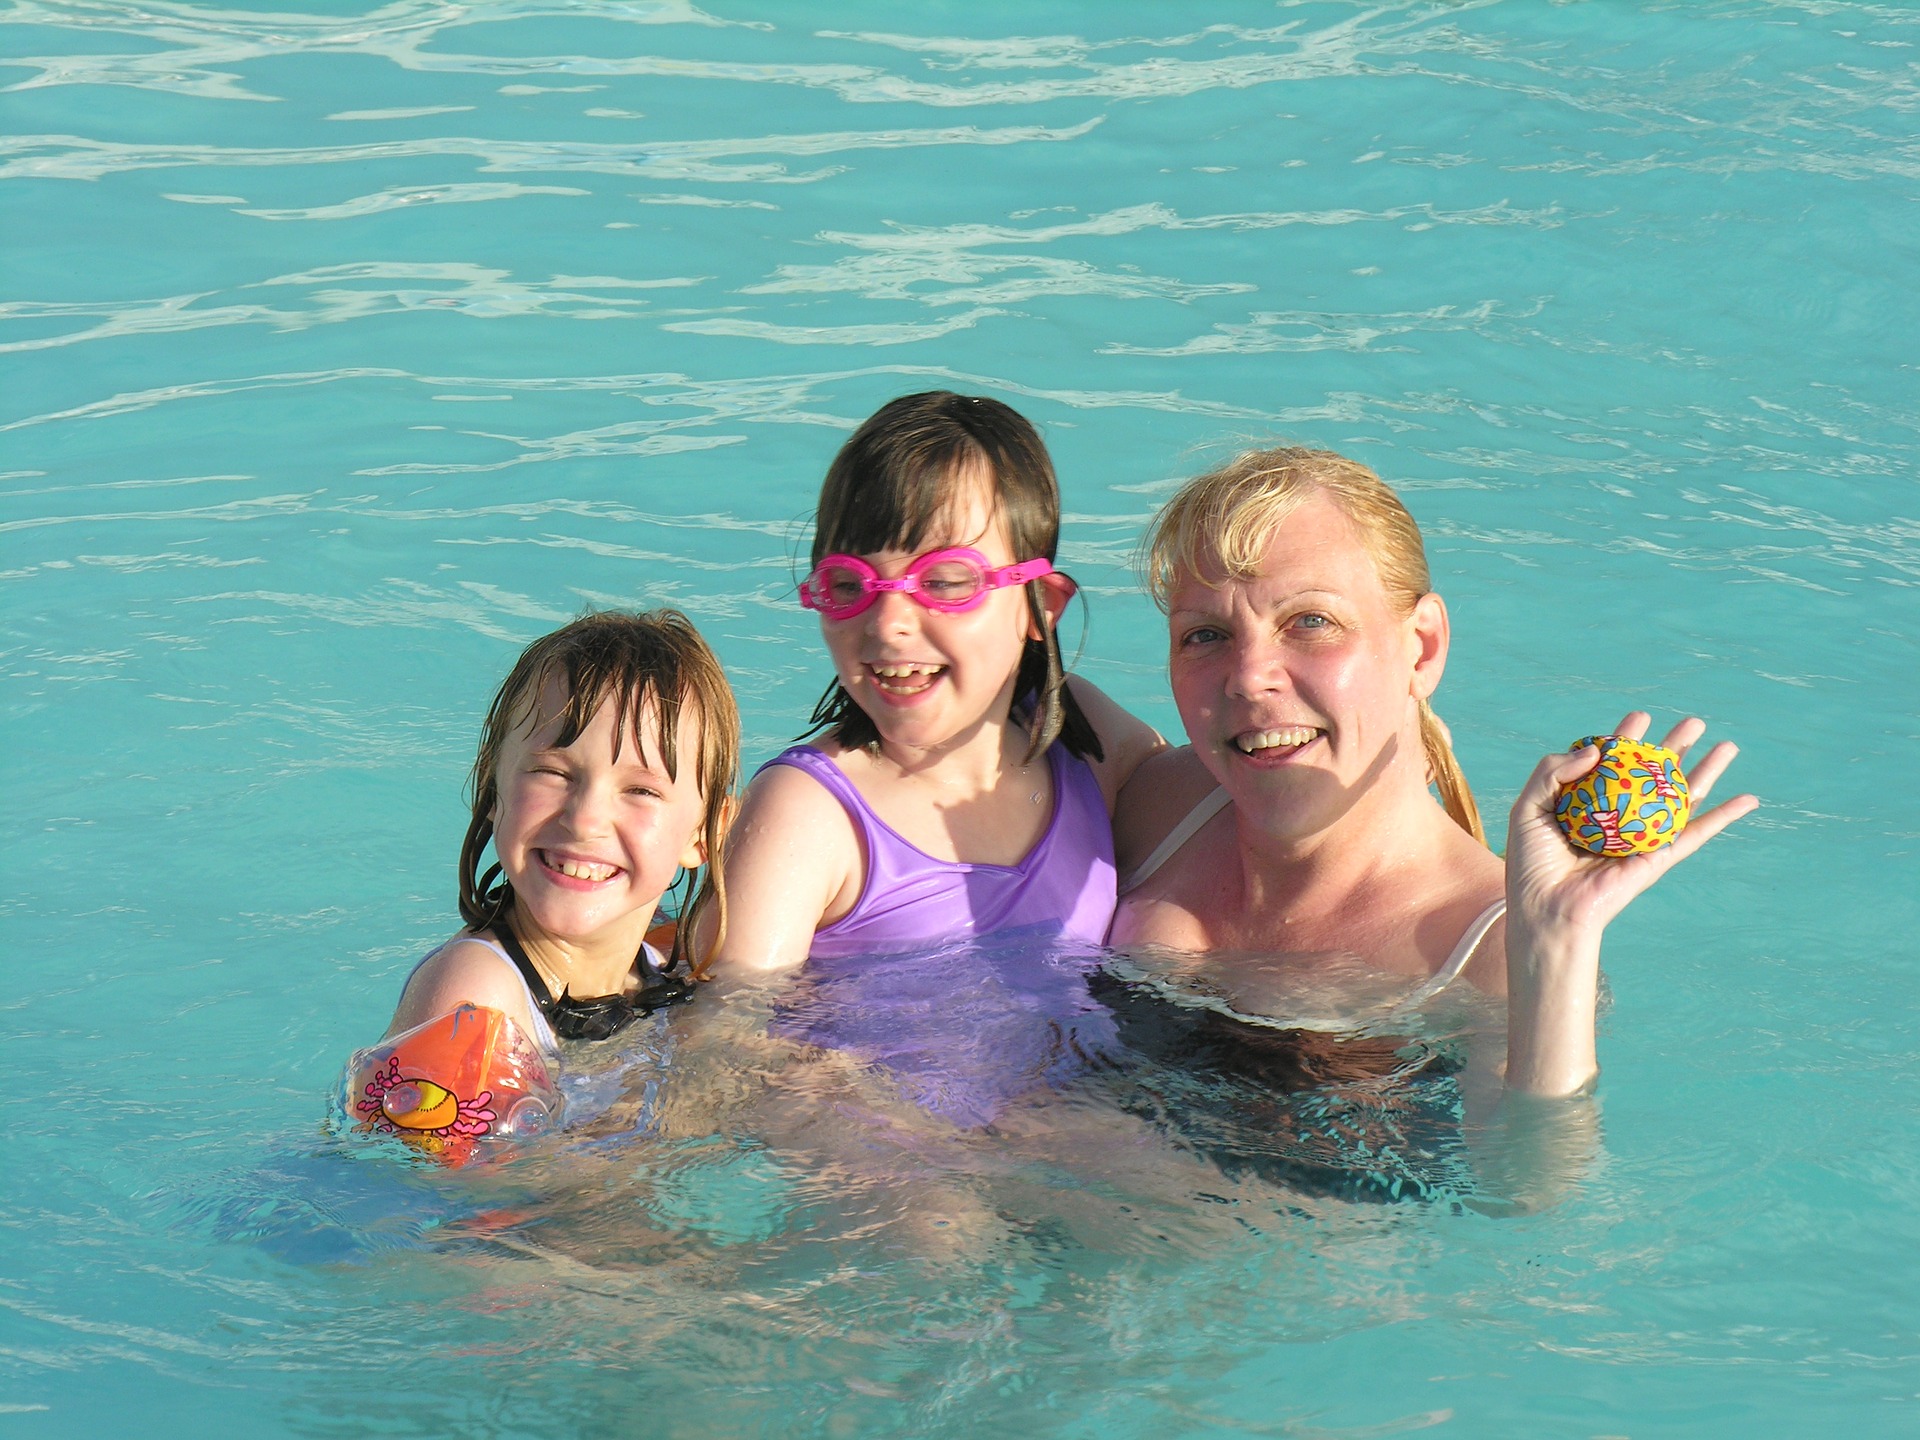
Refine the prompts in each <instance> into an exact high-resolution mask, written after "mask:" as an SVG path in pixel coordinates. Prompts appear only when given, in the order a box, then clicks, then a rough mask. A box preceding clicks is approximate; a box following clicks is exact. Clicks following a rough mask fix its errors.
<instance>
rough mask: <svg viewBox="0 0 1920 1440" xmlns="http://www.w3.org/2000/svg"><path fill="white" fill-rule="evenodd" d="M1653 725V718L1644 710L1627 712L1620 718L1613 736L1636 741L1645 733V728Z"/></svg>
mask: <svg viewBox="0 0 1920 1440" xmlns="http://www.w3.org/2000/svg"><path fill="white" fill-rule="evenodd" d="M1652 723H1653V716H1651V715H1649V714H1648V713H1647V712H1646V711H1644V710H1629V711H1628V712H1627V713H1626V714H1624V715H1622V716H1621V717H1620V724H1619V726H1618V727H1617V728H1616V729H1615V730H1614V732H1613V733H1614V734H1616V735H1619V736H1621V737H1623V738H1625V739H1628V740H1638V739H1640V738H1641V737H1642V736H1644V735H1645V734H1646V733H1647V726H1649V725H1651V724H1652Z"/></svg>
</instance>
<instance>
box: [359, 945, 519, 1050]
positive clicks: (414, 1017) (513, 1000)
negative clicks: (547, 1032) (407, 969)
mask: <svg viewBox="0 0 1920 1440" xmlns="http://www.w3.org/2000/svg"><path fill="white" fill-rule="evenodd" d="M458 1005H484V1006H486V1007H488V1008H489V1009H493V1010H498V1011H500V1012H501V1013H503V1014H505V1015H507V1016H509V1017H510V1018H511V1019H512V1020H513V1021H514V1022H515V1023H516V1024H518V1025H520V1026H521V1027H522V1028H523V1029H525V1030H527V1032H528V1033H529V1034H532V1033H536V1031H537V1029H538V1024H537V1022H536V1020H535V1019H534V1016H533V1010H532V1005H531V997H530V996H529V994H528V992H527V984H526V981H524V980H522V979H521V978H520V972H519V971H518V970H517V969H515V968H514V964H513V961H512V960H511V959H509V958H508V957H507V954H506V952H505V951H504V950H502V949H501V948H500V946H499V944H498V943H497V942H496V941H494V940H493V939H491V938H490V937H488V936H485V935H480V934H476V933H475V932H473V931H471V930H462V931H461V932H460V933H459V934H457V935H454V936H452V937H451V938H449V939H448V940H447V941H446V943H444V944H443V945H441V946H440V947H439V948H438V949H437V950H434V951H432V952H431V953H430V954H428V956H427V957H426V959H424V960H422V961H421V962H420V963H419V964H418V965H416V966H415V967H414V970H413V974H412V975H410V976H409V977H408V978H407V983H406V988H405V989H403V990H402V991H401V992H400V1004H399V1006H398V1008H396V1009H395V1010H394V1012H393V1024H392V1025H390V1026H388V1027H387V1033H388V1034H389V1035H397V1034H399V1033H400V1032H401V1031H403V1030H410V1029H412V1028H413V1027H414V1026H416V1025H423V1024H425V1023H426V1022H427V1021H429V1020H432V1019H434V1018H435V1017H437V1016H440V1015H444V1014H446V1013H447V1011H449V1010H451V1009H453V1008H454V1007H455V1006H458Z"/></svg>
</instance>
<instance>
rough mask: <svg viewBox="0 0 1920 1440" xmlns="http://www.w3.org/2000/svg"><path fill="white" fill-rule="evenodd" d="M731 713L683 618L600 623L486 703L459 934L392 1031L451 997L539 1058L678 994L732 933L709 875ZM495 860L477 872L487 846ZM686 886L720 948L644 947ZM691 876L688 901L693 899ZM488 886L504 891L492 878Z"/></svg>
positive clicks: (721, 682)
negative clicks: (534, 1045) (538, 1049)
mask: <svg viewBox="0 0 1920 1440" xmlns="http://www.w3.org/2000/svg"><path fill="white" fill-rule="evenodd" d="M739 751H740V719H739V714H738V712H737V711H736V709H735V707H734V701H733V692H732V691H731V690H729V689H728V687H727V681H726V677H725V676H724V675H723V674H722V673H721V670H720V663H719V661H718V660H716V659H715V658H714V655H713V652H712V651H711V650H709V649H708V648H707V645H706V642H705V641H703V640H702V639H701V638H700V634H699V632H698V631H696V630H695V629H694V628H693V626H692V624H691V623H689V621H688V620H687V618H686V616H684V615H682V614H680V613H679V612H678V611H677V610H654V611H650V612H648V613H646V614H637V615H636V614H624V613H619V612H613V611H608V612H603V613H600V614H594V615H587V616H584V617H582V618H581V619H578V620H575V621H574V622H573V623H572V624H570V625H567V626H565V627H563V628H561V629H559V630H556V631H554V632H553V633H552V634H551V635H548V636H545V637H543V638H542V639H539V640H536V641H534V642H533V643H532V644H531V645H529V646H528V647H527V648H526V650H525V651H524V652H523V653H522V654H521V656H520V660H519V663H518V664H516V665H515V666H514V667H513V672H512V673H511V674H510V675H508V676H507V678H506V682H505V683H504V684H502V685H501V687H500V690H499V693H498V694H497V695H495V696H494V700H493V706H492V708H491V709H490V710H489V711H488V712H487V719H486V725H485V727H484V729H483V731H482V733H481V739H480V754H479V756H478V758H477V759H475V761H474V763H473V780H472V789H473V819H472V822H471V823H470V824H469V825H468V827H467V838H466V843H465V844H464V845H463V846H462V847H461V851H460V915H461V918H462V919H464V920H465V921H466V922H467V924H466V928H465V929H463V930H462V931H460V933H459V934H457V935H455V936H454V937H453V938H452V939H450V940H448V941H447V942H446V943H445V944H444V945H442V946H440V948H439V949H437V950H435V951H434V952H433V953H432V954H430V955H428V956H427V957H426V959H424V960H422V961H421V962H420V964H419V965H418V966H417V967H416V968H415V969H414V972H413V974H412V975H411V976H409V977H408V979H407V984H406V988H405V989H404V990H403V991H402V992H401V995H400V1005H399V1008H398V1009H397V1010H395V1012H394V1016H393V1024H392V1026H391V1027H390V1028H389V1030H388V1033H389V1034H390V1035H396V1034H399V1033H401V1032H402V1031H406V1030H410V1029H412V1028H413V1027H414V1026H416V1025H419V1024H422V1023H424V1022H425V1021H428V1020H431V1019H433V1018H435V1017H436V1016H439V1015H443V1014H445V1013H446V1012H447V1011H449V1010H452V1009H453V1008H454V1007H455V1006H457V1005H461V1004H473V1005H481V1006H487V1007H491V1008H492V1009H495V1010H499V1011H502V1012H504V1013H505V1014H506V1015H507V1016H509V1017H510V1018H511V1019H513V1020H514V1021H516V1022H517V1023H518V1024H519V1025H520V1026H521V1028H522V1029H524V1030H525V1031H526V1032H527V1034H528V1035H530V1036H532V1037H533V1038H534V1039H535V1040H536V1041H537V1042H538V1043H540V1044H541V1045H542V1046H543V1047H545V1048H548V1049H551V1048H552V1047H553V1045H554V1041H555V1039H556V1037H564V1038H587V1039H600V1038H603V1037H605V1036H608V1035H611V1034H613V1033H614V1032H616V1031H617V1030H619V1029H620V1028H621V1027H622V1026H624V1025H625V1024H627V1023H628V1022H629V1021H631V1020H632V1019H634V1018H635V1017H636V1016H639V1015H644V1014H646V1013H647V1012H648V1011H650V1010H652V1009H654V1008H656V1007H658V1006H659V1005H662V1004H665V1003H667V1002H668V1001H670V1000H672V999H677V998H679V997H681V996H683V995H685V994H687V993H689V986H688V983H687V980H686V979H685V978H683V977H682V975H681V974H680V973H677V972H680V971H681V970H682V968H683V966H684V967H685V971H686V974H688V975H690V976H691V977H692V978H693V979H699V978H701V977H702V976H703V975H704V974H705V973H706V970H707V967H708V966H709V965H710V964H711V962H712V952H713V948H714V945H716V944H718V943H719V942H721V941H723V940H724V939H725V937H726V931H727V904H726V895H725V891H724V889H723V888H722V885H721V881H720V877H719V875H718V871H717V867H716V866H712V865H709V864H708V862H709V860H711V859H713V858H715V857H717V856H718V854H719V849H720V844H721V840H722V836H723V834H724V832H725V828H726V823H727V814H728V809H729V805H730V796H731V793H732V790H733V784H734V780H735V778H736V775H737V773H738V765H739ZM489 840H491V841H492V843H493V848H494V853H495V855H496V856H497V857H498V858H497V862H496V863H495V864H493V865H492V866H489V867H488V868H487V869H486V871H485V873H481V863H482V859H483V856H484V853H485V850H486V847H487V843H488V841H489ZM677 875H684V885H685V889H684V891H683V896H684V894H686V893H692V895H693V898H692V901H691V904H690V905H689V906H688V907H687V909H686V911H685V912H684V913H683V915H682V919H683V920H687V921H691V920H692V919H694V918H695V917H696V916H707V917H708V918H709V921H710V927H711V928H710V931H709V933H710V934H711V935H712V936H713V937H714V939H713V942H712V943H711V944H709V945H708V946H707V947H705V951H704V953H703V954H702V955H701V957H700V958H699V959H698V960H697V961H695V960H693V959H692V958H691V957H690V956H689V955H688V954H687V950H688V945H687V943H686V940H685V939H684V937H687V936H690V935H691V934H692V930H691V926H690V925H682V926H681V927H680V928H679V930H678V931H677V936H676V939H675V940H674V942H673V945H672V956H671V958H670V959H669V958H666V957H663V956H662V955H661V954H660V952H659V951H658V950H656V949H655V948H654V947H653V946H652V945H650V944H648V943H646V935H647V930H648V927H649V926H650V925H652V923H653V920H654V913H655V910H656V908H657V907H658V906H659V903H660V900H661V897H662V896H663V895H664V894H665V893H666V892H667V890H668V889H669V888H670V887H671V886H672V885H673V883H674V881H675V878H676V876H677ZM696 877H697V890H696ZM496 882H498V883H496Z"/></svg>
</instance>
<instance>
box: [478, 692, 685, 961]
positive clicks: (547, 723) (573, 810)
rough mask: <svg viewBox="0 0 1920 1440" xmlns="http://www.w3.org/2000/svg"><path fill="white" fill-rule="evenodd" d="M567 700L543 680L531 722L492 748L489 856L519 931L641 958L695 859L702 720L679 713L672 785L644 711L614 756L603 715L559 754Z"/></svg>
mask: <svg viewBox="0 0 1920 1440" xmlns="http://www.w3.org/2000/svg"><path fill="white" fill-rule="evenodd" d="M565 700H566V697H565V695H564V693H563V691H562V688H561V686H560V684H559V682H558V681H556V680H553V679H549V680H548V681H547V683H546V684H545V685H544V686H543V687H542V689H541V691H540V696H539V701H538V704H537V706H536V707H535V710H534V717H533V719H534V722H535V723H531V724H523V725H521V726H519V727H517V728H516V729H515V730H514V732H513V733H512V734H511V735H510V736H508V737H507V740H506V743H505V744H503V745H502V746H501V747H500V759H499V769H498V772H497V776H498V779H497V784H498V791H499V800H498V802H497V803H496V804H495V806H494V811H493V823H494V835H493V847H494V851H495V853H496V854H498V856H499V857H500V868H501V871H502V872H503V873H504V874H505V875H506V877H507V879H508V880H509V881H511V882H512V884H513V897H514V913H515V919H516V928H518V927H526V930H527V931H530V932H531V933H533V934H538V935H544V936H547V937H551V938H553V939H558V940H564V941H567V942H570V943H574V944H592V943H595V942H597V941H605V942H607V943H609V944H618V945H620V946H622V947H624V946H626V945H627V944H631V945H632V946H633V948H634V949H635V950H638V948H639V943H640V936H641V935H642V934H643V933H644V932H645V930H646V928H647V925H648V924H649V923H650V922H651V920H652V918H653V910H654V906H655V905H656V904H657V903H658V902H659V899H660V896H661V895H662V894H664V893H665V892H666V890H667V888H668V887H669V886H670V885H671V884H672V883H673V879H674V875H675V873H676V872H677V871H678V869H679V867H680V866H682V865H687V866H691V865H697V864H699V863H701V860H702V858H703V853H702V847H701V843H700V838H699V836H700V822H701V820H702V818H703V816H704V814H705V805H704V803H703V801H702V798H701V795H700V788H699V781H698V775H699V770H700V765H699V754H700V726H699V720H698V717H697V715H696V714H695V711H694V707H693V706H692V705H682V706H681V707H680V726H679V734H678V737H677V741H678V747H679V748H678V750H677V751H676V754H677V755H678V757H679V762H680V763H679V767H678V768H679V772H680V773H679V775H678V776H672V775H669V774H667V771H666V765H665V762H664V761H662V760H661V758H660V737H659V719H658V717H657V716H656V715H655V714H654V711H653V709H652V707H651V706H649V707H646V709H645V711H644V713H643V714H641V715H640V716H638V717H635V716H632V715H629V716H628V717H627V718H628V732H627V734H626V735H624V736H620V737H618V738H619V740H620V753H619V755H618V756H617V757H616V756H615V755H614V743H615V739H616V736H615V731H614V715H613V706H612V705H605V704H603V705H602V706H601V707H600V708H599V710H597V711H596V712H595V713H594V716H593V719H592V721H591V723H589V724H588V726H587V728H586V729H585V730H584V731H582V732H581V734H580V735H579V736H578V738H576V739H575V740H574V742H573V743H572V744H571V745H566V746H562V745H559V744H558V743H556V742H557V740H558V738H559V737H558V731H559V727H560V719H559V713H560V710H561V708H562V707H563V705H564V704H565ZM546 717H552V718H546ZM636 721H637V723H636ZM629 932H631V934H630V935H629ZM523 938H526V937H525V934H524V933H523Z"/></svg>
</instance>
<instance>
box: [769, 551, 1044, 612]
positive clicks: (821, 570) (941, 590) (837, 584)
mask: <svg viewBox="0 0 1920 1440" xmlns="http://www.w3.org/2000/svg"><path fill="white" fill-rule="evenodd" d="M1051 574H1053V562H1052V561H1051V560H1048V559H1046V558H1044V557H1042V558H1040V559H1036V560H1023V561H1021V562H1020V563H1019V564H1018V565H1002V566H1000V567H999V568H998V569H996V568H994V566H993V565H992V564H991V563H990V562H989V561H988V559H987V557H986V556H984V555H982V554H981V553H980V552H979V551H978V550H971V549H968V548H967V547H966V546H964V545H961V546H954V547H951V548H949V549H946V550H929V551H928V552H927V553H926V554H924V555H918V556H915V557H914V561H913V563H912V564H911V565H909V566H907V573H906V574H904V575H902V576H901V577H900V578H899V579H898V580H882V579H881V578H880V572H879V571H878V570H875V569H874V568H873V567H872V566H871V565H869V564H867V562H866V561H864V560H862V559H860V558H859V557H858V556H857V555H829V556H827V558H826V559H824V560H822V561H821V562H820V563H819V564H818V565H817V566H815V567H814V571H813V574H811V575H809V576H808V577H807V578H806V580H805V581H804V582H802V584H801V586H800V603H801V604H802V605H804V606H805V607H806V608H807V609H809V610H818V611H819V612H820V613H821V614H822V615H824V616H826V617H827V619H829V620H851V619H852V618H853V617H854V616H855V615H858V614H860V613H861V612H862V611H864V610H866V609H868V608H869V607H870V606H872V604H873V602H874V601H876V600H878V599H879V598H880V596H881V593H882V592H883V591H887V590H897V591H899V592H900V593H901V594H903V595H911V596H912V597H913V598H914V599H915V600H916V601H918V602H919V603H920V604H921V605H923V606H925V607H926V608H927V609H929V610H932V611H935V612H936V613H938V614H941V615H955V614H958V613H960V612H961V611H963V610H971V609H973V608H974V607H975V606H977V605H980V604H983V603H984V602H985V601H986V598H987V592H988V591H989V590H1000V589H1003V588H1005V587H1006V586H1008V585H1024V584H1026V583H1027V581H1029V580H1038V579H1039V578H1040V577H1041V576H1043V575H1051Z"/></svg>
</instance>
